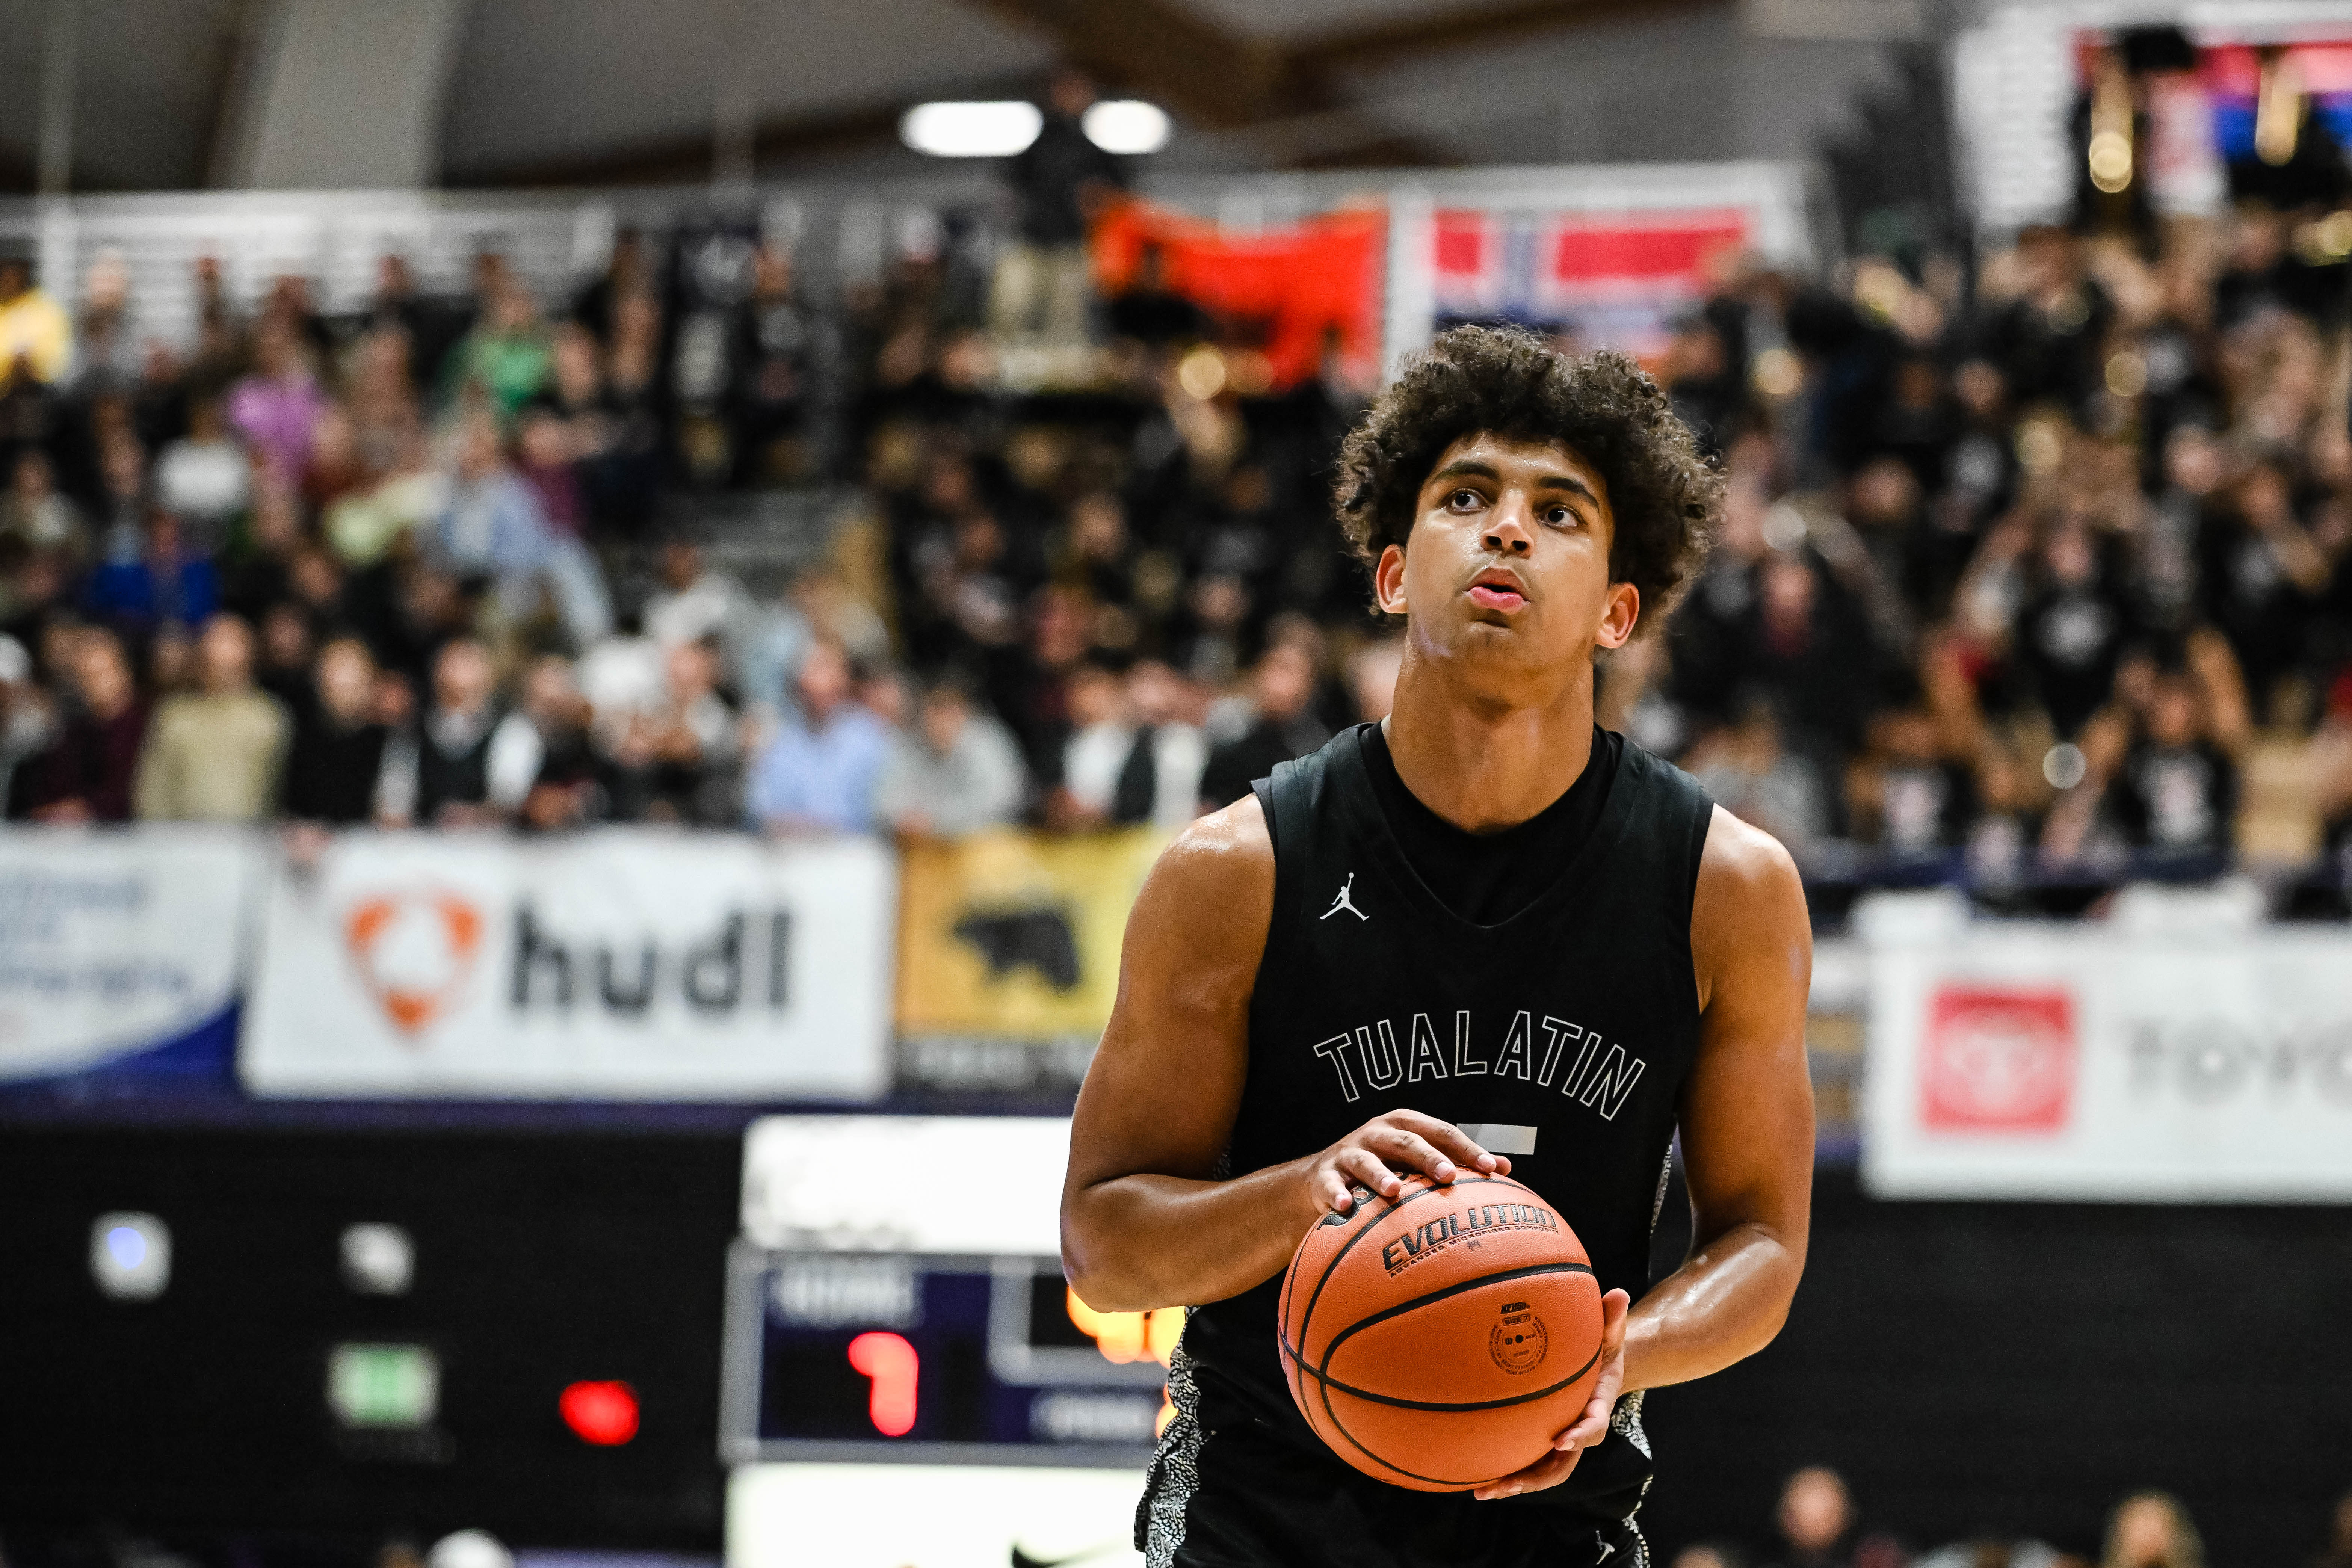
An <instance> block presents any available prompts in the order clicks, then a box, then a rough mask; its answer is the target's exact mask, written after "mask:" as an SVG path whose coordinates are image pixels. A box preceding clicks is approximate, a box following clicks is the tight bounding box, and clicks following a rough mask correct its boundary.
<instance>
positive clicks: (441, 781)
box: [377, 637, 544, 827]
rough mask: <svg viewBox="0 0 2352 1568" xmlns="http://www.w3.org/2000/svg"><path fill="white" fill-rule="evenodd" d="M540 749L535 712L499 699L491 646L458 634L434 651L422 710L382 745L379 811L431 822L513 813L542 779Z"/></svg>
mask: <svg viewBox="0 0 2352 1568" xmlns="http://www.w3.org/2000/svg"><path fill="white" fill-rule="evenodd" d="M543 752H544V747H543V745H542V743H541V740H540V736H539V731H538V730H537V729H536V728H535V727H534V726H533V724H532V723H531V721H530V719H529V718H527V717H525V716H524V715H522V714H520V713H515V712H509V711H508V710H507V709H506V708H505V707H504V706H503V705H502V704H500V703H499V700H498V671H497V669H496V668H495V667H494V666H493V665H492V664H491V663H490V653H489V649H488V648H487V647H484V646H483V645H482V643H481V641H480V640H479V639H478V638H476V637H453V638H451V639H450V640H449V641H448V642H446V643H445V644H443V645H442V647H441V650H440V652H439V653H438V654H437V655H436V656H435V658H434V660H433V689H432V699H431V700H430V702H429V703H428V704H427V705H426V707H425V711H424V713H423V714H422V716H421V717H420V719H419V720H418V721H417V723H416V724H415V727H414V728H413V729H412V730H410V731H409V732H408V733H406V734H404V735H402V736H400V737H398V738H397V739H396V740H395V742H394V743H393V744H391V745H389V746H387V747H386V749H385V753H384V776H383V783H382V784H381V786H380V789H379V794H378V796H377V810H378V813H379V815H381V816H383V817H385V818H386V819H388V820H390V821H392V822H395V823H400V824H409V823H415V824H418V825H422V826H433V827H484V826H493V825H495V824H497V823H500V822H505V821H509V820H510V819H511V818H512V817H513V816H514V815H515V813H516V812H517V811H519V810H520V809H521V807H522V804H523V801H524V799H525V798H526V797H527V796H529V795H530V787H531V785H532V784H534V783H535V782H536V781H537V780H538V777H539V767H540V763H541V758H542V755H543Z"/></svg>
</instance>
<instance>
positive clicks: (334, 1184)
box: [0, 1128, 740, 1559]
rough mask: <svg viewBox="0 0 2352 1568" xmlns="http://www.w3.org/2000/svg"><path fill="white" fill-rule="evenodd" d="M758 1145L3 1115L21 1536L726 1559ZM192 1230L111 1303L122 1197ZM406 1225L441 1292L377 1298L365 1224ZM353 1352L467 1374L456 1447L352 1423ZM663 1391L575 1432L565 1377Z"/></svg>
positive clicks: (453, 1435) (4, 1269) (7, 1478)
mask: <svg viewBox="0 0 2352 1568" xmlns="http://www.w3.org/2000/svg"><path fill="white" fill-rule="evenodd" d="M739 1180H740V1143H739V1142H738V1141H737V1140H736V1139H734V1138H732V1137H724V1136H709V1135H703V1136H672V1135H618V1136H616V1135H609V1134H595V1135H586V1134H577V1133H564V1134H530V1133H522V1134H517V1133H511V1132H507V1133H497V1134H482V1133H463V1134H454V1133H453V1134H432V1135H419V1134H413V1133H386V1132H381V1131H338V1132H313V1131H303V1132H283V1131H251V1130H240V1131H155V1130H152V1129H140V1130H118V1131H93V1130H89V1129H86V1128H82V1129H72V1130H55V1129H51V1130H26V1129H21V1128H19V1129H7V1130H5V1131H0V1528H5V1530H6V1531H8V1532H9V1535H10V1538H11V1542H12V1547H13V1548H14V1549H16V1555H18V1556H19V1557H20V1559H21V1557H22V1556H23V1555H24V1552H23V1550H22V1549H23V1547H24V1546H25V1544H26V1542H27V1538H28V1537H33V1538H37V1537H38V1536H40V1535H42V1534H44V1533H46V1532H47V1531H53V1530H56V1529H58V1528H64V1529H77V1528H82V1527H87V1526H89V1525H92V1524H95V1523H98V1522H100V1521H113V1522H117V1523H120V1524H121V1525H122V1526H123V1527H125V1528H128V1529H132V1530H138V1531H153V1532H157V1533H162V1534H165V1535H167V1536H168V1535H169V1534H171V1533H172V1532H174V1531H181V1532H193V1533H194V1534H198V1535H208V1534H211V1533H212V1532H215V1531H229V1532H242V1531H295V1532H316V1533H318V1534H320V1535H324V1536H333V1537H348V1538H352V1539H354V1540H364V1539H365V1537H366V1536H367V1534H368V1533H369V1532H371V1531H401V1532H406V1533H411V1534H414V1535H415V1536H418V1537H420V1538H422V1539H424V1540H430V1539H432V1538H433V1536H435V1535H436V1534H437V1533H439V1532H441V1531H446V1530H449V1529H455V1528H459V1527H464V1526H481V1527H484V1528H487V1529H489V1530H491V1531H496V1532H498V1533H499V1534H500V1535H502V1536H504V1537H506V1538H507V1539H509V1540H511V1541H516V1542H522V1543H530V1544H545V1545H562V1544H581V1545H606V1546H618V1545H638V1546H646V1547H668V1548H672V1549H680V1550H689V1551H696V1552H716V1551H717V1549H718V1546H719V1534H720V1500H721V1495H722V1485H721V1482H722V1476H721V1471H720V1468H719V1464H718V1460H717V1457H716V1434H717V1429H718V1386H719V1366H718V1357H719V1310H720V1290H721V1285H722V1279H723V1269H724V1260H725V1256H726V1247H727V1242H728V1239H729V1237H730V1236H731V1235H732V1234H733V1232H734V1230H735V1217H736V1188H737V1184H738V1182H739ZM117 1209H131V1210H148V1211H152V1212H153V1213H154V1214H156V1215H160V1216H161V1217H162V1218H163V1220H164V1221H165V1222H166V1223H167V1224H168V1225H169V1226H171V1230H172V1243H173V1255H174V1256H173V1278H172V1283H171V1288H170V1289H169V1290H168V1291H167V1292H166V1294H165V1295H164V1296H163V1298H162V1299H161V1300H155V1301H152V1302H143V1303H126V1302H116V1301H110V1300H106V1299H104V1298H103V1297H101V1296H100V1293H99V1291H98V1289H97V1287H96V1286H95V1285H94V1284H93V1283H92V1281H91V1279H90V1274H89V1267H88V1262H87V1259H88V1257H89V1226H90V1222H91V1220H92V1219H93V1218H95V1217H96V1216H97V1215H100V1214H101V1213H105V1212H107V1211H110V1210H117ZM364 1220H382V1221H391V1222H393V1223H395V1224H398V1225H401V1226H405V1227H406V1228H407V1229H408V1230H409V1232H410V1233H411V1234H412V1235H413V1236H414V1237H415V1242H416V1255H417V1266H416V1279H415V1287H414V1289H413V1290H412V1292H411V1293H410V1294H409V1295H407V1296H405V1297H403V1298H397V1299H383V1298H370V1297H362V1296H358V1295H354V1294H353V1293H352V1291H351V1290H350V1289H348V1288H346V1286H345V1285H344V1284H343V1282H342V1279H341V1273H340V1265H339V1250H338V1248H339V1240H340V1237H341V1232H342V1229H343V1227H344V1226H346V1225H349V1224H351V1223H352V1222H354V1221H364ZM338 1341H412V1342H425V1343H427V1344H430V1345H432V1346H433V1347H434V1348H435V1349H436V1352H438V1354H439V1356H440V1359H441V1363H442V1379H443V1388H442V1419H441V1422H440V1428H441V1435H442V1436H446V1440H447V1443H448V1446H449V1451H450V1457H449V1458H448V1459H447V1460H446V1462H439V1463H436V1462H417V1461H415V1460H413V1459H404V1458H398V1457H377V1456H375V1455H373V1454H370V1453H368V1452H366V1451H365V1450H364V1449H363V1448H362V1449H354V1448H353V1447H350V1446H349V1445H348V1444H347V1443H346V1442H345V1441H344V1440H342V1439H341V1438H339V1436H338V1435H337V1432H336V1429H335V1427H334V1425H333V1423H332V1421H331V1418H330V1417H329V1415H328V1413H327V1408H326V1403H325V1364H326V1355H327V1352H328V1348H329V1346H330V1345H331V1344H332V1343H334V1342H338ZM606 1378H616V1379H621V1380H624V1381H625V1382H627V1383H629V1384H633V1385H634V1386H635V1389H636V1390H637V1393H638V1394H639V1396H640V1400H641V1405H642V1409H643V1425H642V1427H641V1429H640V1431H639V1433H638V1435H637V1436H636V1438H635V1440H634V1441H633V1442H631V1443H629V1444H627V1445H626V1446H625V1447H617V1448H601V1449H600V1448H592V1447H588V1446H587V1445H585V1444H583V1442H581V1441H580V1439H579V1438H577V1437H575V1436H572V1433H571V1432H570V1430H569V1429H567V1428H566V1427H565V1426H563V1425H562V1420H561V1418H560V1416H559V1415H558V1412H557V1401H558V1397H559V1394H560V1393H561V1391H562V1388H563V1387H564V1385H565V1384H569V1383H571V1382H573V1381H575V1380H580V1379H606Z"/></svg>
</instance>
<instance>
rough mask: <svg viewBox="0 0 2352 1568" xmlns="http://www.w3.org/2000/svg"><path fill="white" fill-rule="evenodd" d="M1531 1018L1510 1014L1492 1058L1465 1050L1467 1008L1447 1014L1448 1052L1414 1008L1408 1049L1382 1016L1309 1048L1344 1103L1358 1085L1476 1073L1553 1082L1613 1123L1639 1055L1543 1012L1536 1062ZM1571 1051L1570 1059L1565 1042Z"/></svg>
mask: <svg viewBox="0 0 2352 1568" xmlns="http://www.w3.org/2000/svg"><path fill="white" fill-rule="evenodd" d="M1541 1027H1542V1029H1543V1033H1544V1043H1543V1051H1542V1061H1541V1063H1540V1065H1538V1062H1537V1060H1536V1052H1535V1031H1536V1028H1537V1025H1536V1022H1535V1019H1534V1016H1533V1015H1532V1014H1531V1013H1529V1012H1528V1011H1527V1010H1525V1009H1521V1010H1520V1011H1519V1012H1518V1013H1517V1014H1515V1015H1514V1016H1512V1019H1511V1026H1510V1028H1509V1029H1508V1030H1507V1032H1506V1033H1505V1034H1504V1037H1503V1045H1502V1048H1501V1049H1500V1050H1499V1051H1497V1052H1496V1055H1495V1056H1494V1058H1493V1059H1491V1060H1489V1059H1488V1058H1486V1057H1483V1056H1480V1055H1478V1054H1477V1053H1475V1051H1473V1050H1472V1049H1471V1048H1470V1014H1469V1012H1468V1010H1467V1009H1465V1010H1463V1011H1461V1012H1458V1013H1456V1014H1454V1049H1453V1051H1452V1052H1451V1053H1450V1055H1449V1053H1447V1052H1445V1051H1444V1050H1443V1049H1441V1048H1440V1047H1439V1046H1438V1043H1437V1030H1436V1027H1435V1026H1434V1025H1433V1024H1432V1023H1431V1022H1430V1017H1429V1015H1428V1014H1426V1013H1415V1014H1414V1015H1413V1016H1412V1030H1411V1035H1410V1039H1411V1045H1410V1047H1409V1048H1408V1049H1406V1050H1404V1051H1400V1050H1399V1049H1398V1047H1397V1038H1396V1031H1395V1029H1394V1028H1393V1026H1391V1024H1390V1022H1389V1020H1388V1019H1386V1018H1381V1019H1376V1020H1375V1021H1373V1022H1372V1023H1370V1024H1368V1025H1359V1026H1357V1027H1356V1028H1355V1029H1354V1030H1352V1031H1351V1032H1349V1033H1348V1034H1343V1035H1334V1036H1332V1037H1330V1038H1329V1039H1328V1040H1325V1041H1324V1042H1323V1043H1322V1044H1320V1045H1318V1046H1317V1047H1315V1054H1316V1055H1317V1056H1318V1057H1321V1058H1323V1059H1324V1060H1325V1061H1328V1062H1329V1063H1330V1064H1331V1067H1332V1070H1333V1071H1335V1072H1337V1073H1338V1074H1339V1089H1340V1092H1341V1093H1343V1094H1345V1095H1346V1096H1347V1097H1348V1098H1349V1100H1356V1099H1359V1098H1360V1097H1361V1096H1362V1094H1363V1089H1362V1085H1361V1084H1360V1083H1359V1082H1358V1079H1359V1076H1360V1077H1361V1079H1362V1082H1363V1083H1369V1084H1370V1085H1371V1086H1372V1087H1373V1088H1374V1089H1393V1088H1395V1087H1396V1086H1397V1085H1398V1084H1399V1083H1419V1082H1421V1081H1422V1079H1425V1078H1431V1079H1442V1078H1470V1077H1476V1076H1479V1075H1481V1074H1489V1073H1491V1074H1494V1075H1496V1077H1515V1078H1517V1079H1520V1080H1522V1081H1533V1082H1535V1083H1537V1084H1539V1085H1541V1086H1542V1087H1543V1088H1545V1089H1549V1088H1550V1087H1551V1086H1552V1084H1553V1082H1554V1081H1555V1079H1557V1080H1558V1082H1559V1091H1560V1092H1561V1093H1562V1094H1565V1095H1567V1096H1568V1097H1569V1098H1570V1100H1575V1101H1577V1103H1579V1104H1580V1105H1587V1106H1590V1107H1591V1108H1592V1109H1593V1110H1597V1111H1599V1112H1600V1113H1601V1120H1602V1121H1615V1120H1616V1118H1617V1112H1618V1111H1619V1110H1622V1108H1623V1107H1624V1104H1625V1100H1626V1098H1627V1097H1628V1096H1630V1095H1631V1094H1632V1093H1633V1085H1634V1084H1635V1083H1637V1082H1639V1081H1640V1080H1641V1077H1642V1068H1643V1060H1642V1058H1639V1057H1637V1056H1631V1055H1628V1054H1627V1052H1626V1050H1625V1047H1622V1046H1617V1045H1607V1046H1604V1043H1603V1041H1602V1040H1601V1037H1600V1036H1599V1035H1598V1034H1595V1033H1594V1032H1592V1031H1591V1030H1590V1029H1586V1028H1583V1027H1581V1026H1578V1025H1575V1024H1570V1023H1566V1022H1564V1021H1562V1020H1561V1019H1559V1018H1554V1017H1552V1016H1549V1015H1547V1016H1545V1017H1544V1019H1543V1022H1542V1025H1541ZM1570 1047H1575V1050H1574V1053H1573V1055H1572V1056H1571V1054H1570ZM1564 1060H1565V1061H1568V1062H1569V1064H1570V1065H1569V1068H1568V1072H1567V1076H1566V1077H1564V1078H1562V1077H1561V1076H1560V1064H1561V1062H1562V1061H1564Z"/></svg>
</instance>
